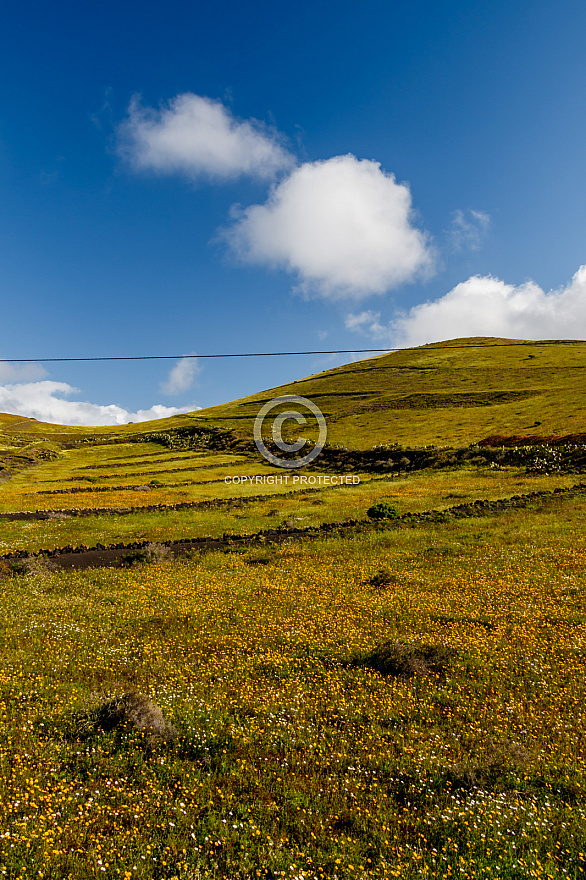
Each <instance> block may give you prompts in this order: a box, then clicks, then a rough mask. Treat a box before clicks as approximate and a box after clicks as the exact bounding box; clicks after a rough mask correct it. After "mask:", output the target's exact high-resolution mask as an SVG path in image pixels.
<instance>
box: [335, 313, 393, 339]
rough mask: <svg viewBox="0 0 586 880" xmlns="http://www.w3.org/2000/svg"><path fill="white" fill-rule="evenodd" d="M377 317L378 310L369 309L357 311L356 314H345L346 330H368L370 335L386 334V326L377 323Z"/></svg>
mask: <svg viewBox="0 0 586 880" xmlns="http://www.w3.org/2000/svg"><path fill="white" fill-rule="evenodd" d="M379 318H380V312H372V311H370V310H368V311H365V312H359V313H358V314H357V315H354V314H352V313H350V314H349V315H346V321H345V324H346V328H347V329H348V330H357V331H362V332H368V333H369V334H370V335H371V336H377V335H379V334H382V335H386V332H387V331H386V328H385V327H383V326H382V325H381V324H380V323H379Z"/></svg>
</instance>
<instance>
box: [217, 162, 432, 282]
mask: <svg viewBox="0 0 586 880" xmlns="http://www.w3.org/2000/svg"><path fill="white" fill-rule="evenodd" d="M412 221H413V218H412V210H411V193H410V191H409V187H408V186H407V185H406V184H398V183H397V182H396V181H395V178H394V175H392V174H387V173H385V172H384V171H382V169H381V167H380V163H378V162H372V161H369V160H366V159H363V160H358V159H357V158H356V157H355V156H353V155H351V154H349V155H347V156H335V157H333V158H332V159H326V160H324V161H319V162H307V163H305V164H303V165H301V166H299V167H298V168H296V169H295V170H294V171H292V172H291V174H290V175H289V176H288V177H287V178H286V179H285V180H283V181H281V182H280V183H279V184H278V185H276V186H274V187H273V189H272V191H271V193H270V195H269V198H268V200H267V202H266V203H265V204H264V205H252V206H251V207H249V208H246V209H244V210H242V211H240V212H239V214H238V213H237V214H235V223H234V225H233V226H232V227H231V228H230V229H228V230H225V231H224V233H223V236H224V237H225V238H226V239H227V240H228V241H229V243H230V244H231V246H232V247H233V248H234V250H235V251H236V253H237V254H238V255H239V256H240V257H241V258H242V259H244V260H246V261H249V262H251V263H258V264H261V265H269V266H273V267H280V268H284V269H286V270H287V271H289V272H294V273H296V274H297V275H298V277H299V279H300V282H301V287H302V289H303V290H304V291H306V292H310V291H312V290H313V291H316V292H317V293H319V294H320V295H321V296H324V297H329V298H332V299H339V298H343V297H353V298H355V299H361V298H364V297H366V296H369V295H371V294H382V293H384V292H385V291H387V290H389V289H391V288H393V287H396V286H397V285H399V284H402V283H403V282H406V281H412V280H414V279H415V278H416V277H418V276H422V275H429V274H430V273H431V271H432V269H433V254H432V250H431V248H430V246H429V244H428V240H427V236H426V235H425V233H423V232H421V231H420V230H419V229H417V228H416V227H415V226H413V222H412Z"/></svg>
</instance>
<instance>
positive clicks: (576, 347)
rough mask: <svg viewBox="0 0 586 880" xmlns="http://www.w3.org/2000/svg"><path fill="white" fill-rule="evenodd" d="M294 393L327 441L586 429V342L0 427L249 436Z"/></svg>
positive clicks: (413, 352)
mask: <svg viewBox="0 0 586 880" xmlns="http://www.w3.org/2000/svg"><path fill="white" fill-rule="evenodd" d="M286 394H297V395H300V396H303V397H308V398H309V399H310V400H312V401H313V402H314V403H315V404H316V405H317V406H318V407H319V408H320V409H321V411H322V412H323V413H324V416H325V417H326V422H327V426H328V442H330V443H334V444H339V445H344V446H349V447H353V448H363V449H364V448H370V447H372V446H374V445H377V444H380V443H400V444H403V445H406V444H413V445H415V444H417V445H429V444H436V445H467V444H468V443H471V442H476V441H478V440H481V439H482V438H484V437H486V436H488V435H494V434H500V435H511V434H523V435H527V434H535V435H544V434H569V433H577V432H581V431H585V430H586V343H579V342H573V341H571V340H553V341H542V342H526V341H524V340H511V339H495V338H492V337H475V338H470V339H454V340H450V341H449V342H442V343H434V344H431V345H424V346H420V347H418V348H413V349H409V350H408V351H399V352H392V353H390V354H387V355H381V356H378V357H374V358H368V359H367V360H361V361H357V362H355V363H352V364H347V365H345V366H343V367H338V368H336V369H334V370H327V371H325V372H323V373H318V374H316V375H313V376H308V377H306V378H304V379H300V380H298V381H296V382H293V383H291V384H288V385H282V386H279V387H277V388H271V389H269V390H267V391H263V392H260V393H258V394H254V395H251V396H249V397H244V398H242V399H240V400H235V401H232V402H231V403H226V404H222V405H221V406H215V407H210V408H208V409H204V410H199V411H197V412H195V413H190V414H187V415H183V416H174V417H173V418H170V419H161V420H157V421H153V422H143V423H141V424H135V425H127V426H113V427H110V428H72V427H67V426H58V425H46V424H43V423H42V422H35V421H34V420H31V419H23V418H22V417H20V416H0V434H3V435H4V437H5V438H7V437H11V438H14V439H16V437H17V436H18V435H24V436H27V437H28V438H33V437H42V436H45V437H50V438H51V439H52V440H55V441H57V442H67V440H68V439H73V438H74V437H77V438H81V437H84V436H85V437H88V436H90V435H91V436H94V437H96V438H97V437H106V436H108V435H115V436H116V437H128V436H129V435H132V434H136V433H140V434H142V433H145V432H149V431H165V430H169V429H172V428H177V427H186V426H196V427H197V426H201V427H204V426H206V427H207V426H217V427H222V428H228V429H230V430H232V431H234V433H235V434H237V435H238V436H240V437H248V438H250V437H252V429H253V425H254V419H255V417H256V415H257V413H258V410H259V409H260V407H261V405H262V404H263V403H264V402H266V401H268V400H270V399H271V398H273V397H279V396H282V395H286ZM304 430H305V429H304ZM305 433H306V436H311V434H310V432H305Z"/></svg>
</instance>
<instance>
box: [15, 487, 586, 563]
mask: <svg viewBox="0 0 586 880" xmlns="http://www.w3.org/2000/svg"><path fill="white" fill-rule="evenodd" d="M584 492H586V483H577V484H576V485H574V486H568V487H567V488H558V489H548V490H542V491H540V492H528V493H527V494H525V495H513V497H512V498H501V499H498V500H496V501H489V500H478V501H473V502H471V503H469V504H457V505H456V506H455V507H448V508H447V509H445V510H427V511H423V512H422V513H407V514H403V516H400V517H397V519H394V520H382V521H381V520H371V519H366V520H356V519H350V520H344V521H340V522H331V523H322V525H321V526H310V527H309V528H304V529H296V528H291V529H264V530H262V531H260V532H256V533H255V534H251V535H231V534H224V535H222V537H220V538H211V537H203V538H182V539H180V540H178V541H164V542H160V543H162V544H164V546H165V547H168V548H169V550H170V551H171V552H172V553H173V555H174V556H175V557H178V556H183V555H185V554H186V553H188V552H192V551H210V550H223V551H229V550H236V549H238V548H244V547H250V546H252V547H254V546H262V545H263V544H267V543H272V544H281V543H283V542H285V541H290V540H307V539H310V538H318V537H323V536H324V535H327V534H332V533H333V534H340V535H343V534H348V533H357V532H362V531H366V530H368V531H386V530H387V529H389V528H393V527H395V528H396V527H399V526H416V525H418V524H420V523H427V522H437V523H440V522H449V521H451V520H453V519H454V518H457V519H458V518H468V517H475V516H487V515H490V514H492V513H497V512H501V511H504V510H515V509H523V508H526V507H527V506H528V505H529V504H530V503H531V502H534V501H548V500H552V499H554V498H560V497H564V496H565V497H572V496H573V495H581V494H583V493H584ZM290 494H293V493H290ZM260 497H261V498H263V499H264V498H265V496H264V495H263V496H260ZM249 500H252V499H249ZM151 543H153V542H151V541H133V542H132V543H130V544H124V543H119V544H110V545H109V546H108V547H106V546H105V545H104V544H96V546H95V547H87V546H86V545H85V544H81V545H80V546H79V547H71V546H68V547H62V548H57V549H55V550H41V551H39V552H38V553H27V552H26V550H17V551H16V552H14V553H6V554H4V556H0V560H3V561H5V562H12V561H19V560H20V561H22V560H26V559H32V558H38V557H41V556H42V557H45V558H48V559H51V560H53V561H54V563H56V564H57V566H58V567H59V568H63V569H71V568H75V569H86V568H95V567H103V566H109V567H113V568H118V567H121V566H124V565H127V564H128V561H129V559H128V557H129V556H130V557H132V553H133V552H134V553H137V555H138V557H139V558H140V551H141V550H143V551H144V549H145V548H147V547H148V546H149V544H151Z"/></svg>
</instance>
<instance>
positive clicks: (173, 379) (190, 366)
mask: <svg viewBox="0 0 586 880" xmlns="http://www.w3.org/2000/svg"><path fill="white" fill-rule="evenodd" d="M199 372H200V366H199V364H198V362H197V358H196V357H183V358H181V360H180V361H177V363H176V364H175V366H174V367H172V369H171V370H170V371H169V375H168V377H167V379H166V380H165V382H161V391H162V392H163V394H181V393H182V392H184V391H188V390H189V389H190V388H191V386H192V385H193V380H194V379H195V377H196V376H197V374H198V373H199Z"/></svg>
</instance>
